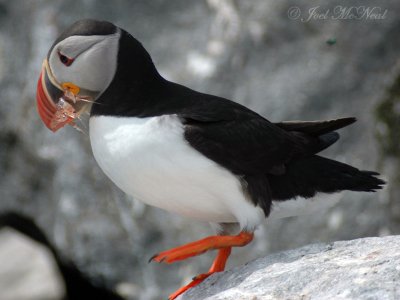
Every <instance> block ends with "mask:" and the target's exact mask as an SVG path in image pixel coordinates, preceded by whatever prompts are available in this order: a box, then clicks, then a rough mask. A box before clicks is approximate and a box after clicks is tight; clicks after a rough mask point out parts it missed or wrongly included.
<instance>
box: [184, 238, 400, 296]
mask: <svg viewBox="0 0 400 300" xmlns="http://www.w3.org/2000/svg"><path fill="white" fill-rule="evenodd" d="M181 299H196V300H199V299H215V300H216V299H220V300H222V299H224V300H229V299H232V300H237V299H251V300H260V299H263V300H266V299H285V300H286V299H294V300H295V299H302V300H306V299H307V300H308V299H318V300H320V299H368V300H373V299H377V300H378V299H379V300H385V299H393V300H394V299H400V236H387V237H381V238H378V237H377V238H363V239H357V240H352V241H340V242H335V243H331V244H313V245H308V246H305V247H302V248H299V249H294V250H289V251H285V252H281V253H277V254H272V255H268V256H266V257H264V258H260V259H257V260H254V261H252V262H249V263H247V264H245V265H243V266H240V267H236V268H233V269H231V270H228V271H226V272H224V273H221V274H216V275H214V276H211V277H210V278H208V279H207V280H205V282H204V283H203V284H201V285H199V286H198V287H196V288H194V289H192V290H190V291H189V292H187V293H186V294H185V295H183V296H182V297H181Z"/></svg>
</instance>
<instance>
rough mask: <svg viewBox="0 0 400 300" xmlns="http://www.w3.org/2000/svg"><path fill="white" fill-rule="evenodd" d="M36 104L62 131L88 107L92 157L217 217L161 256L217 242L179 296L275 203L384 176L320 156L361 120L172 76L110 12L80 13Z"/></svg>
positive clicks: (130, 184)
mask: <svg viewBox="0 0 400 300" xmlns="http://www.w3.org/2000/svg"><path fill="white" fill-rule="evenodd" d="M37 106H38V112H39V115H40V117H41V119H42V120H43V123H44V124H45V125H46V126H47V127H48V128H49V129H51V130H52V131H56V130H58V129H60V128H61V127H63V126H65V125H66V124H70V125H74V124H75V119H78V118H79V116H80V115H81V114H82V113H83V112H84V111H88V109H90V120H89V132H90V142H91V145H92V150H93V154H94V157H95V159H96V161H97V162H98V164H99V165H100V167H101V169H102V170H103V171H104V173H105V174H106V175H107V176H108V177H109V178H110V179H111V180H112V181H113V182H114V183H115V184H116V185H117V186H118V187H119V188H121V189H122V190H123V191H124V192H125V193H127V194H129V195H131V196H133V197H134V198H135V199H138V200H141V201H143V202H144V203H146V204H149V205H153V206H156V207H159V208H162V209H165V210H168V211H171V212H174V213H177V214H180V215H183V216H186V217H189V218H192V219H196V220H200V221H207V222H210V223H212V224H216V225H217V226H216V227H217V235H215V236H209V237H206V238H204V239H201V240H199V241H196V242H192V243H189V244H186V245H183V246H180V247H177V248H174V249H171V250H167V251H163V252H160V253H158V254H156V255H154V256H153V257H152V258H151V260H153V261H156V262H160V263H161V262H165V263H173V262H176V261H180V260H184V259H186V258H189V257H192V256H196V255H199V254H201V253H204V252H206V251H208V250H218V252H217V257H216V258H215V260H214V262H213V264H212V266H211V268H210V270H209V271H208V272H207V273H204V274H201V275H198V276H196V277H195V278H194V279H193V281H192V282H191V283H189V284H188V285H187V286H185V287H183V288H181V289H179V290H178V291H176V292H175V293H174V294H172V295H170V298H169V299H175V298H176V297H177V296H178V295H180V294H182V293H183V292H184V291H186V290H187V289H189V288H191V287H193V286H195V285H197V284H199V283H200V282H202V281H203V280H204V279H205V278H207V277H208V276H209V275H211V274H213V273H215V272H220V271H223V270H224V268H225V264H226V261H227V259H228V257H229V255H230V253H231V248H232V247H241V246H244V245H246V244H248V243H250V242H251V241H252V239H253V232H254V230H255V228H256V227H257V226H258V225H259V224H260V223H261V222H262V221H263V219H265V218H266V217H268V216H269V215H270V212H271V211H272V213H273V204H274V203H282V202H283V201H287V200H290V199H294V198H296V197H304V198H310V197H313V196H314V195H315V194H316V193H318V192H323V193H334V192H339V191H342V190H350V191H362V192H374V191H376V190H378V189H381V188H382V186H383V185H384V181H383V180H381V179H379V178H377V177H376V176H378V175H379V174H378V173H376V172H371V171H361V170H359V169H357V168H354V167H352V166H349V165H347V164H343V163H340V162H338V161H334V160H331V159H328V158H324V157H321V156H319V155H317V153H319V152H320V151H322V150H324V149H325V148H327V147H329V146H330V145H332V144H333V143H335V142H336V141H337V140H338V139H339V134H338V133H336V132H335V131H336V130H338V129H340V128H342V127H345V126H347V125H350V124H351V123H353V122H355V118H340V119H334V120H327V121H310V122H306V121H289V122H281V123H271V122H269V121H268V120H266V119H265V118H264V117H262V116H260V115H259V114H257V113H255V112H253V111H252V110H250V109H248V108H246V107H244V106H242V105H240V104H238V103H235V102H232V101H230V100H227V99H224V98H221V97H217V96H213V95H209V94H203V93H199V92H197V91H194V90H191V89H189V88H187V87H185V86H182V85H179V84H176V83H173V82H170V81H168V80H166V79H164V78H163V77H162V76H161V75H160V74H159V73H158V71H157V69H156V67H155V66H154V64H153V62H152V59H151V57H150V55H149V54H148V52H147V51H146V50H145V48H144V47H143V46H142V44H141V43H140V42H139V41H137V40H136V39H135V38H134V37H133V36H131V35H130V34H129V33H128V32H126V31H125V30H123V29H121V28H119V27H117V26H115V25H114V24H112V23H109V22H104V21H96V20H81V21H78V22H76V23H74V24H73V25H72V26H71V27H69V28H68V29H67V30H66V31H65V32H63V33H62V34H61V36H60V37H59V38H58V39H57V40H56V41H55V42H54V44H53V46H52V47H51V48H50V50H49V52H48V56H47V59H45V60H44V62H43V68H42V72H41V75H40V78H39V82H38V88H37ZM291 201H293V200H291Z"/></svg>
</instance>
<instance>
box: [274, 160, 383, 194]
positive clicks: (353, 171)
mask: <svg viewBox="0 0 400 300" xmlns="http://www.w3.org/2000/svg"><path fill="white" fill-rule="evenodd" d="M377 176H379V173H377V172H372V171H362V170H359V169H357V168H354V167H352V166H349V165H347V164H344V163H341V162H338V161H335V160H332V159H328V158H324V157H321V156H318V155H312V156H309V157H304V158H300V159H298V160H295V161H293V162H291V163H289V164H288V165H287V166H286V172H285V173H284V174H282V175H268V181H269V184H270V187H271V194H272V199H274V200H286V199H291V198H294V197H296V196H301V197H305V198H310V197H313V196H314V195H315V194H316V193H318V192H323V193H334V192H339V191H343V190H349V191H358V192H375V191H376V190H379V189H382V187H383V185H384V184H385V181H383V180H382V179H379V178H377Z"/></svg>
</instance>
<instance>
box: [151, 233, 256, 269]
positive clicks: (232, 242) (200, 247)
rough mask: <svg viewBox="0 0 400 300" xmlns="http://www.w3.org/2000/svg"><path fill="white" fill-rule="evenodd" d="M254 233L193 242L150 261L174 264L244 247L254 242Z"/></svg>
mask: <svg viewBox="0 0 400 300" xmlns="http://www.w3.org/2000/svg"><path fill="white" fill-rule="evenodd" d="M253 236H254V234H253V233H252V232H245V231H242V232H241V233H239V234H238V235H234V236H230V235H222V236H220V235H216V236H209V237H206V238H204V239H201V240H198V241H196V242H192V243H189V244H186V245H183V246H180V247H176V248H173V249H170V250H167V251H163V252H161V253H158V254H156V255H154V256H153V257H152V258H150V261H152V260H155V261H156V262H159V263H161V262H165V263H169V264H170V263H173V262H176V261H179V260H184V259H186V258H189V257H193V256H197V255H200V254H202V253H204V252H206V251H208V250H215V249H220V248H227V247H242V246H245V245H247V244H248V243H250V242H251V241H252V240H253Z"/></svg>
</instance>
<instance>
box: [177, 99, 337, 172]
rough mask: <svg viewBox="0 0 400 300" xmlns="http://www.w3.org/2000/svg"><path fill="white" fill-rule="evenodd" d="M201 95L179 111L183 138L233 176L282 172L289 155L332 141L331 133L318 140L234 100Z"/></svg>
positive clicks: (313, 150)
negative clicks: (265, 116)
mask: <svg viewBox="0 0 400 300" xmlns="http://www.w3.org/2000/svg"><path fill="white" fill-rule="evenodd" d="M204 97H206V98H207V99H206V100H207V101H205V99H202V100H203V101H198V102H197V103H196V104H195V105H194V106H191V107H190V109H188V110H187V111H183V112H181V113H180V114H179V116H180V117H181V118H182V120H183V122H184V124H185V138H186V140H187V141H188V142H189V143H190V145H191V146H192V147H194V148H195V149H196V150H198V151H199V152H201V153H202V154H203V155H205V156H207V157H208V158H210V159H212V160H214V161H216V162H217V163H219V164H220V165H222V166H224V167H225V168H227V169H229V170H230V171H231V172H233V173H234V174H236V175H258V174H268V173H270V174H277V173H278V174H279V173H282V172H284V167H285V164H286V163H288V162H289V161H291V160H292V159H293V158H295V157H301V156H306V155H311V154H314V153H316V152H319V151H320V150H322V149H324V148H326V146H327V143H329V145H330V144H331V143H332V142H334V141H336V138H335V137H336V136H332V135H329V136H328V138H325V139H323V138H322V139H321V138H319V137H318V136H315V135H309V134H306V133H302V132H301V131H293V130H292V131H289V130H285V128H284V126H279V125H275V124H273V123H271V122H269V121H268V120H266V119H265V118H263V117H261V116H260V115H258V114H256V113H255V112H253V111H251V110H250V109H248V108H246V107H244V106H241V105H239V104H237V103H235V102H232V101H229V100H226V99H223V98H218V97H214V96H210V95H204ZM282 127H283V128H282ZM332 139H334V141H333V140H332Z"/></svg>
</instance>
